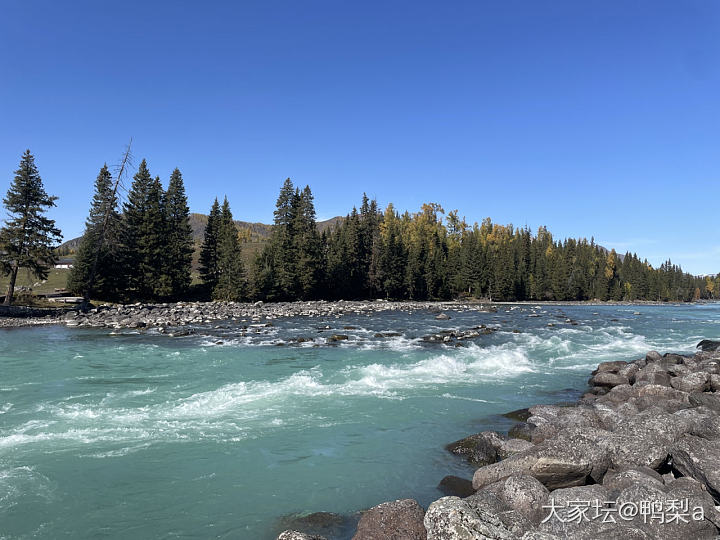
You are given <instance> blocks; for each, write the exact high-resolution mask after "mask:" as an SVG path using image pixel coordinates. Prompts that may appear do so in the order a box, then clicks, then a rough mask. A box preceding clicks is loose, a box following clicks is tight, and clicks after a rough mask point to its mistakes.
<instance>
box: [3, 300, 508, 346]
mask: <svg viewBox="0 0 720 540" xmlns="http://www.w3.org/2000/svg"><path fill="white" fill-rule="evenodd" d="M496 309H497V308H495V307H494V306H493V305H489V304H481V303H476V302H388V301H383V300H376V301H343V300H340V301H337V302H326V301H323V300H318V301H308V302H273V303H263V302H255V303H242V302H177V303H165V304H131V305H102V306H98V307H95V308H92V309H90V310H88V311H87V312H81V311H79V310H61V311H49V310H44V311H43V310H34V311H30V312H27V313H22V312H15V313H5V314H3V313H0V327H10V326H31V325H39V324H65V325H67V326H81V327H93V328H114V329H120V328H146V327H147V328H149V327H157V328H172V327H183V326H188V325H196V324H206V323H211V322H215V321H227V320H236V321H242V320H245V321H250V322H259V321H270V320H273V319H278V318H284V317H342V316H343V315H348V314H373V313H380V312H384V311H402V312H414V311H420V310H429V311H434V312H437V318H438V319H449V318H450V317H451V315H448V312H449V313H452V312H453V311H479V312H487V311H494V310H496ZM3 315H4V316H3ZM480 330H482V329H480ZM478 335H479V334H478ZM445 337H446V336H439V337H438V338H437V339H438V340H442V339H443V338H445ZM457 337H458V336H452V339H455V338H457Z"/></svg>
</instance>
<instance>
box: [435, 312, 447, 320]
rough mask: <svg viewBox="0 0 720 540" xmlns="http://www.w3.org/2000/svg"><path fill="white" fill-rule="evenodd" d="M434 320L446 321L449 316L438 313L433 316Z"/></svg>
mask: <svg viewBox="0 0 720 540" xmlns="http://www.w3.org/2000/svg"><path fill="white" fill-rule="evenodd" d="M435 318H436V319H437V320H438V321H447V320H449V319H450V315H448V314H447V313H440V314H438V315H435Z"/></svg>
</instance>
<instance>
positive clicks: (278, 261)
mask: <svg viewBox="0 0 720 540" xmlns="http://www.w3.org/2000/svg"><path fill="white" fill-rule="evenodd" d="M300 198H301V196H300V192H299V191H298V190H297V189H295V187H294V186H293V183H292V181H291V180H290V178H287V179H286V180H285V182H284V183H283V185H282V188H280V194H279V195H278V199H277V202H276V203H275V211H274V226H273V230H272V235H271V236H270V240H269V242H268V244H267V245H266V246H265V248H264V249H263V250H262V252H261V253H260V254H259V255H258V257H257V258H256V260H255V289H256V293H257V294H258V295H259V296H261V297H263V298H266V299H268V300H293V299H296V298H298V295H299V291H298V288H297V285H298V280H297V262H298V259H297V242H296V234H295V227H296V226H297V225H298V223H297V220H296V216H297V212H298V207H299V204H300Z"/></svg>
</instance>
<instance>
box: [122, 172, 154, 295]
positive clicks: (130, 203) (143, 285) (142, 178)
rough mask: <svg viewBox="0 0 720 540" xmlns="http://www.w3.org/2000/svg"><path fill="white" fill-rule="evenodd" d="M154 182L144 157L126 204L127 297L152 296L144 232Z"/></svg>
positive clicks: (124, 240) (125, 281)
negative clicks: (148, 280)
mask: <svg viewBox="0 0 720 540" xmlns="http://www.w3.org/2000/svg"><path fill="white" fill-rule="evenodd" d="M152 183H153V179H152V176H151V175H150V171H149V170H148V168H147V162H146V161H145V160H144V159H143V160H142V162H141V163H140V166H139V167H138V171H137V173H135V176H134V177H133V183H132V185H131V186H130V192H129V193H128V197H127V201H125V204H124V205H123V225H122V249H121V251H122V267H123V270H124V285H125V289H126V291H125V295H126V297H127V298H130V297H139V298H143V299H144V297H145V296H147V295H148V292H149V290H150V283H148V282H147V277H148V275H147V272H146V271H145V270H146V269H145V268H143V263H144V261H143V254H142V253H141V252H142V250H143V244H144V238H143V236H144V234H145V229H146V225H145V223H146V220H147V212H148V196H149V193H150V187H151V185H152Z"/></svg>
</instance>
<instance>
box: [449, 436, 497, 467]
mask: <svg viewBox="0 0 720 540" xmlns="http://www.w3.org/2000/svg"><path fill="white" fill-rule="evenodd" d="M494 439H499V437H498V435H497V434H496V433H494V432H492V431H483V432H482V433H477V434H475V435H470V436H469V437H465V438H464V439H460V440H459V441H455V442H452V443H450V444H448V445H447V446H446V447H445V449H446V450H448V451H449V452H452V453H453V454H455V455H458V456H462V457H464V458H465V459H467V460H468V461H469V462H470V463H472V464H473V465H476V466H478V467H482V466H484V465H488V464H490V463H495V462H496V461H497V460H498V452H497V446H498V444H497V443H495V441H494Z"/></svg>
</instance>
